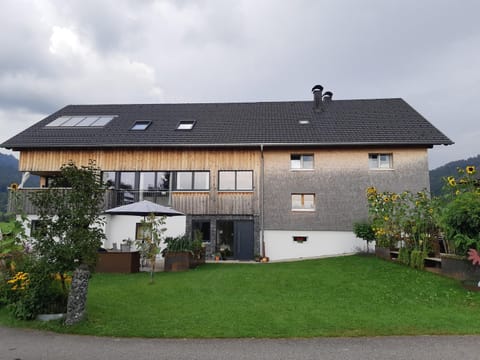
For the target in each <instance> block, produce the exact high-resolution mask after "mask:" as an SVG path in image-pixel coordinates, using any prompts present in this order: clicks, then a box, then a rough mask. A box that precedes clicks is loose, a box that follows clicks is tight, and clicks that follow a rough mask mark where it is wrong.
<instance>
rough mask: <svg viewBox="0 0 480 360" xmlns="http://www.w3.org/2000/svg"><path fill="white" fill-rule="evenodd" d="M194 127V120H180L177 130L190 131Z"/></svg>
mask: <svg viewBox="0 0 480 360" xmlns="http://www.w3.org/2000/svg"><path fill="white" fill-rule="evenodd" d="M194 126H195V120H182V121H180V122H179V123H178V125H177V130H192V129H193V127H194Z"/></svg>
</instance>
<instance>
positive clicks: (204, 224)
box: [192, 220, 210, 242]
mask: <svg viewBox="0 0 480 360" xmlns="http://www.w3.org/2000/svg"><path fill="white" fill-rule="evenodd" d="M199 237H201V238H200V240H202V241H207V242H210V221H208V220H192V239H194V240H195V239H198V238H199Z"/></svg>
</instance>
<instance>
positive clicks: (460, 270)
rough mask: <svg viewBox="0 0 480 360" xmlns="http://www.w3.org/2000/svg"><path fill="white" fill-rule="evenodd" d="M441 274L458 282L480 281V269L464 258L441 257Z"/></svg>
mask: <svg viewBox="0 0 480 360" xmlns="http://www.w3.org/2000/svg"><path fill="white" fill-rule="evenodd" d="M441 259H442V268H441V274H442V275H445V276H448V277H452V278H455V279H458V280H477V281H478V280H480V267H479V266H475V265H473V264H472V262H471V261H469V260H467V259H466V258H464V257H452V256H443V255H442V256H441Z"/></svg>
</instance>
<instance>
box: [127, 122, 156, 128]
mask: <svg viewBox="0 0 480 360" xmlns="http://www.w3.org/2000/svg"><path fill="white" fill-rule="evenodd" d="M151 123H152V122H151V121H148V120H137V121H135V124H133V126H132V127H131V128H130V130H147V128H148V127H149V126H150V124H151Z"/></svg>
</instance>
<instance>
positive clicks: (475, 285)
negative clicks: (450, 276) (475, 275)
mask: <svg viewBox="0 0 480 360" xmlns="http://www.w3.org/2000/svg"><path fill="white" fill-rule="evenodd" d="M479 285H480V282H479V281H477V280H464V281H462V286H463V287H464V288H465V289H467V290H469V291H480V286H479Z"/></svg>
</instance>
